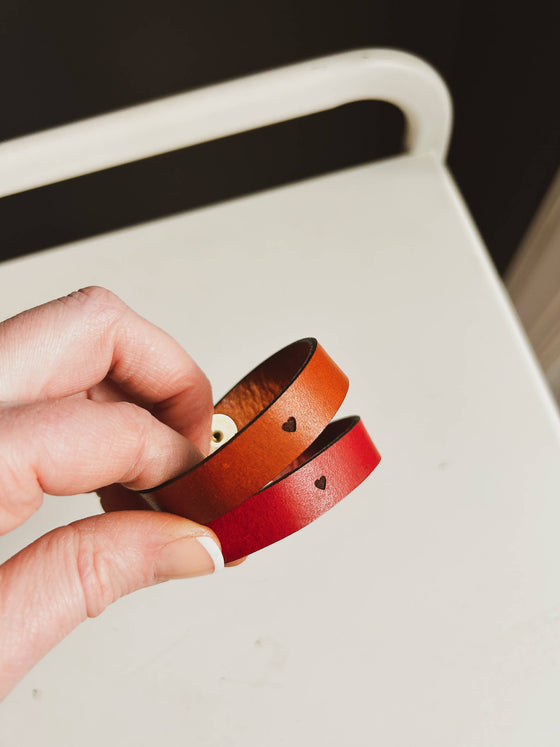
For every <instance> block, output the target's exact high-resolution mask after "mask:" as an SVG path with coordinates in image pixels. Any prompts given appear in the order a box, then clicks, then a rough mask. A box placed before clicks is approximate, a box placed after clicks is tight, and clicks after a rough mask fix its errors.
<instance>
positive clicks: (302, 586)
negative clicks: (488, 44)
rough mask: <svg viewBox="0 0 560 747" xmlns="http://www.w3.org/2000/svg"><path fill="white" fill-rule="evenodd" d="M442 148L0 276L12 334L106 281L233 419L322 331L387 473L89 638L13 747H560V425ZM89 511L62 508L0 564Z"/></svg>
mask: <svg viewBox="0 0 560 747" xmlns="http://www.w3.org/2000/svg"><path fill="white" fill-rule="evenodd" d="M428 151H429V149H426V152H420V153H418V152H413V154H412V155H411V154H408V155H403V156H400V157H398V158H394V159H390V160H387V161H384V162H380V163H376V164H374V165H367V166H362V167H359V168H353V169H350V170H347V171H344V172H339V173H336V174H333V175H329V176H324V177H320V178H317V179H313V180H310V181H306V182H303V183H299V184H297V185H291V186H288V187H282V188H280V189H275V190H271V191H269V192H266V193H261V194H258V195H254V196H250V197H246V198H243V199H237V200H235V201H231V202H229V203H226V204H223V205H219V206H214V207H210V208H205V209H201V210H197V211H194V212H191V213H188V214H184V215H180V216H177V217H173V218H168V219H165V220H159V221H155V222H152V223H149V224H145V225H142V226H139V227H134V228H130V229H126V230H122V231H118V232H115V233H112V234H108V235H105V236H102V237H98V238H92V239H89V240H86V241H81V242H78V243H76V244H73V245H70V246H65V247H63V248H59V249H55V250H51V251H48V252H44V253H42V254H38V255H36V256H31V257H27V258H25V259H21V260H18V261H13V262H9V263H7V264H4V265H3V266H2V267H1V268H0V288H1V294H0V316H2V317H6V316H9V315H12V314H13V313H16V312H17V311H19V310H21V309H24V308H27V307H30V306H33V305H36V304H38V303H40V302H43V301H46V300H48V299H50V298H52V297H55V296H57V295H62V294H65V293H67V292H69V291H71V290H73V289H76V288H78V287H81V286H84V285H86V284H92V283H96V284H101V285H105V286H107V287H109V288H111V289H112V290H114V291H115V292H116V293H118V294H119V295H121V296H122V297H123V298H124V299H125V300H126V301H127V302H128V303H130V304H131V305H132V306H133V307H134V308H135V309H136V310H138V311H139V312H140V313H142V314H143V315H145V316H146V317H148V318H149V319H151V320H153V321H154V322H155V323H157V324H159V325H160V326H162V327H164V328H165V329H167V330H168V331H169V332H171V333H172V334H173V335H174V336H175V337H176V338H177V339H178V340H179V341H180V342H181V343H182V344H183V345H184V346H185V347H186V348H187V349H188V350H189V351H190V352H191V353H192V354H193V355H194V356H195V357H196V358H197V360H198V361H199V362H200V364H201V365H202V366H203V368H204V369H205V370H206V371H207V373H208V374H209V376H210V378H211V380H212V381H213V383H214V385H215V392H216V395H219V394H220V393H223V392H224V391H225V390H226V389H227V388H229V386H230V385H231V384H233V383H234V382H235V381H237V379H238V378H239V377H240V376H241V375H243V374H244V373H245V372H246V371H248V370H249V369H250V368H251V367H252V366H253V365H255V364H257V363H258V362H259V361H260V360H261V359H263V358H264V357H266V356H267V355H268V354H270V353H272V352H274V351H275V350H276V349H277V348H279V347H280V346H282V345H284V344H286V343H288V342H290V341H292V340H295V339H297V338H300V337H303V336H307V335H314V336H316V337H317V338H318V339H319V341H320V342H321V343H322V344H323V346H324V347H325V348H326V350H327V351H328V352H329V353H330V354H331V355H332V356H333V357H334V359H335V360H336V361H337V362H338V363H339V364H340V365H341V366H342V367H343V368H344V370H345V371H346V372H347V373H348V374H349V376H350V382H351V388H350V393H349V396H348V398H347V402H346V403H345V405H344V406H343V413H344V414H349V413H354V412H356V413H359V414H361V415H362V417H363V419H364V421H365V423H366V425H367V427H368V428H369V430H370V432H371V434H372V436H373V438H374V440H375V441H376V444H377V445H378V447H379V449H380V451H381V453H382V456H383V461H382V464H381V466H380V467H379V468H378V470H377V471H376V472H375V473H374V475H373V476H372V477H371V478H370V479H369V480H367V481H366V483H364V484H363V485H362V486H361V487H360V488H359V489H358V490H357V491H355V493H353V494H352V496H351V497H349V498H348V499H346V500H345V501H343V502H342V503H341V504H340V505H339V506H337V507H336V508H335V509H333V510H332V511H331V512H329V513H328V514H326V515H325V516H324V517H322V518H321V519H320V520H319V521H317V522H315V523H314V524H313V525H311V526H310V527H308V528H307V529H306V530H304V531H303V532H301V533H299V534H296V535H294V536H292V537H290V538H288V539H287V540H284V541H283V542H281V543H278V544H277V545H275V546H272V547H270V548H268V549H266V550H263V551H262V552H260V553H259V554H258V555H255V556H253V557H252V558H250V559H249V560H248V562H247V563H245V565H243V566H241V567H239V568H234V569H228V570H227V571H226V572H225V573H224V574H222V575H221V576H215V577H206V578H202V579H195V580H189V581H184V582H183V581H179V582H172V583H169V584H165V585H161V586H158V587H155V588H151V589H147V590H144V591H142V592H139V593H136V594H134V595H132V596H130V597H127V598H125V599H122V600H121V601H119V602H118V603H116V604H115V605H114V606H113V607H112V608H110V609H109V610H108V611H107V612H105V613H104V614H103V615H102V616H101V617H99V618H97V619H95V620H90V621H88V622H87V623H85V624H84V625H83V626H81V628H79V629H78V630H76V631H75V632H74V633H72V634H71V635H70V636H69V637H68V638H67V639H66V640H65V641H64V642H63V643H62V644H61V645H59V646H58V647H57V648H56V649H55V650H54V651H53V652H51V653H50V654H49V655H48V656H47V657H46V658H45V659H44V660H43V661H42V662H41V663H40V664H39V665H38V666H37V667H36V668H35V669H34V670H33V671H32V672H31V673H30V674H29V675H28V676H27V677H26V678H25V679H24V680H23V681H22V682H21V683H20V685H19V686H18V687H17V688H16V689H15V690H14V692H13V693H12V694H11V695H10V696H9V697H8V699H7V700H6V701H5V703H4V704H3V706H2V707H1V709H0V745H2V747H16V746H17V747H27V745H33V746H34V745H57V746H59V745H72V746H74V745H81V746H82V745H83V746H84V747H90V746H91V747H94V746H95V747H97V746H98V745H99V744H111V745H113V744H114V745H129V744H130V745H135V746H136V745H137V746H139V747H144V746H146V747H148V746H149V747H153V745H154V744H165V745H168V746H169V747H172V746H174V745H181V746H183V745H185V744H192V745H217V746H218V745H219V747H229V746H230V745H243V747H253V746H255V747H257V745H258V746H259V747H260V746H262V745H267V747H269V746H270V747H279V746H280V745H321V746H322V747H327V746H329V747H330V746H331V745H332V746H333V747H334V746H335V745H336V747H340V745H352V747H355V746H361V745H368V746H369V745H380V746H381V745H383V747H402V746H403V745H406V746H407V747H408V745H429V747H472V746H473V745H477V747H500V746H502V745H503V746H504V747H505V745H507V747H517V746H519V747H521V746H523V747H526V746H527V745H539V747H545V746H548V745H550V747H552V745H554V746H555V747H557V745H558V744H559V743H560V715H559V711H558V695H559V693H560V670H559V667H558V664H559V661H560V552H559V549H558V531H559V527H560V502H559V497H560V426H559V421H558V415H557V413H556V411H555V408H554V405H553V402H552V399H551V397H550V395H549V393H548V391H547V389H546V386H545V384H544V382H543V378H542V376H541V374H540V372H539V370H538V368H537V365H536V364H535V361H534V358H533V356H532V354H531V352H530V350H529V347H528V345H527V343H526V340H525V338H524V336H523V333H522V332H521V330H520V327H519V324H518V322H517V320H516V318H515V316H514V313H513V312H512V309H511V306H510V304H509V302H508V300H507V298H506V296H505V293H504V290H503V288H502V285H501V283H500V281H499V279H498V277H497V276H496V274H495V272H494V270H493V267H492V266H491V263H490V261H489V260H488V257H487V254H486V251H485V249H484V247H483V246H482V243H481V240H480V237H479V235H478V234H477V232H476V229H475V228H474V226H473V223H472V221H471V219H470V217H469V215H468V213H467V210H466V208H465V206H464V203H463V201H462V198H461V197H460V195H459V194H458V192H457V190H456V188H455V185H454V184H453V182H452V179H451V177H450V175H449V173H448V171H447V170H446V168H445V166H444V165H443V163H442V161H441V158H440V157H439V156H437V155H434V153H433V152H428ZM0 163H1V161H0ZM201 308H202V309H203V312H202V313H200V309H201ZM97 511H99V507H98V503H97V500H96V499H95V498H94V497H92V496H82V497H77V498H47V499H46V502H45V506H44V507H43V508H42V509H41V511H40V512H39V513H38V514H36V516H35V517H34V518H33V519H32V520H31V521H29V522H28V523H27V524H26V525H25V526H24V527H22V528H20V529H18V530H17V531H15V532H13V534H10V535H8V536H6V537H4V538H2V540H1V544H0V549H1V555H2V558H5V557H8V556H9V555H10V554H11V553H13V552H15V551H16V550H17V549H18V548H19V547H21V546H22V545H23V544H25V543H27V542H28V541H29V540H31V539H32V538H34V537H36V536H38V535H40V534H42V533H43V532H45V531H46V530H48V529H50V528H51V527H53V526H56V525H58V524H60V523H63V522H69V521H71V520H73V519H75V518H79V517H81V516H85V515H88V514H91V513H93V512H97Z"/></svg>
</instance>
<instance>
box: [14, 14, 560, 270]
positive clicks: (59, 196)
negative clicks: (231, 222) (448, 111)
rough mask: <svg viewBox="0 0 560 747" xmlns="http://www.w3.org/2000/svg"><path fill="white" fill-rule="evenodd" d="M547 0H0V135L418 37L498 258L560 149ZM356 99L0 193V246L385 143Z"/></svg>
mask: <svg viewBox="0 0 560 747" xmlns="http://www.w3.org/2000/svg"><path fill="white" fill-rule="evenodd" d="M557 8H558V4H552V3H548V2H547V3H539V2H533V3H530V4H527V3H525V4H515V5H514V4H513V3H505V2H504V3H501V2H500V3H499V2H487V3H481V2H476V1H475V2H473V1H471V2H462V1H460V0H447V1H446V2H443V0H430V1H428V2H423V3H418V2H412V1H407V2H396V1H394V0H393V2H391V0H369V1H368V2H364V1H363V0H346V2H341V1H340V0H339V1H338V2H334V1H333V0H322V2H319V0H288V1H286V2H280V1H279V0H260V1H257V0H245V1H243V0H240V1H238V2H234V1H233V0H231V1H230V2H227V1H220V2H218V1H216V0H208V1H207V2H188V1H183V2H181V1H180V0H160V1H159V2H157V3H154V2H147V1H146V0H137V1H136V2H112V3H110V2H106V1H105V0H101V1H99V2H96V3H92V4H89V3H88V4H84V3H80V2H76V1H74V2H68V1H64V2H45V0H2V2H1V3H0V70H2V74H1V81H2V87H1V93H2V96H1V106H2V116H1V119H0V139H8V138H12V137H17V136H19V135H23V134H26V133H29V132H34V131H36V130H40V129H44V128H47V127H51V126H54V125H59V124H63V123H66V122H69V121H72V120H76V119H80V118H82V117H86V116H91V115H95V114H100V113H103V112H106V111H110V110H112V109H116V108H119V107H122V106H127V105H130V104H135V103H140V102H144V101H146V100H149V99H153V98H157V97H160V96H164V95H166V94H171V93H176V92H181V91H184V90H186V89H190V88H195V87H199V86H203V85H207V84H210V83H214V82H218V81H222V80H226V79H228V78H233V77H237V76H240V75H245V74H248V73H253V72H257V71H260V70H264V69H267V68H271V67H276V66H279V65H284V64H288V63H291V62H296V61H300V60H304V59H308V58H310V57H315V56H319V55H325V54H331V53H334V52H340V51H345V50H348V49H356V48H360V47H367V46H386V47H394V48H399V49H403V50H407V51H410V52H413V53H416V54H418V55H420V56H422V57H423V58H424V59H426V60H427V61H428V62H430V63H431V64H432V65H433V66H434V67H436V68H437V69H438V70H439V72H440V73H441V74H442V75H443V77H444V79H445V80H446V82H447V84H448V85H449V87H450V89H451V93H452V96H453V100H454V106H455V125H454V134H453V139H452V144H451V150H450V155H449V164H450V167H451V170H452V172H453V174H454V175H455V178H456V179H457V181H458V183H459V186H460V188H461V190H462V192H463V194H464V196H465V198H466V200H467V202H468V204H469V206H470V209H471V211H472V213H473V214H474V217H475V220H476V221H477V223H478V225H479V228H480V230H481V232H482V234H483V236H484V238H485V240H486V243H487V245H488V247H489V249H490V252H491V254H492V255H493V257H494V260H495V262H496V264H497V266H498V269H499V270H500V271H503V270H504V269H505V268H506V266H507V264H508V262H509V260H510V259H511V257H512V254H513V252H514V251H515V249H516V247H517V245H518V243H519V241H520V239H521V237H522V235H523V232H524V230H525V229H526V227H527V225H528V222H529V221H530V219H531V217H532V215H533V214H534V211H535V209H536V207H537V205H538V203H539V202H540V200H541V198H542V196H543V194H544V192H545V191H546V188H547V186H548V184H549V183H550V180H551V178H552V176H553V174H554V172H555V170H556V167H557V165H558V162H559V160H560V158H559V157H560V127H559V114H560V109H559V104H558V73H559V71H560V65H559V60H558V46H559V44H558V41H559V39H560V24H559V21H560V12H559V11H558V10H557ZM401 135H402V118H401V116H400V114H399V112H397V111H396V110H395V109H394V108H393V107H391V106H389V105H388V104H381V103H377V102H362V103H357V104H353V105H350V106H346V107H342V108H340V109H338V110H334V111H333V112H327V113H324V114H319V115H315V116H312V117H308V118H306V119H305V120H298V121H295V122H289V123H285V124H281V125H275V126H273V127H267V128H264V129H262V130H259V131H256V132H252V133H247V134H243V135H238V136H234V137H232V138H226V139H223V140H220V141H216V142H214V143H207V144H204V145H200V146H196V147H194V148H189V149H185V150H183V151H177V152H175V153H171V154H166V155H163V156H158V157H155V158H150V159H145V160H144V161H141V162H138V163H135V164H131V165H128V166H122V167H118V168H115V169H110V170H107V171H105V172H100V173H98V174H94V175H91V176H87V177H80V178H78V179H72V180H69V181H68V182H63V183H61V184H58V185H53V186H49V187H45V188H42V189H37V190H32V191H30V192H27V193H24V194H21V195H14V196H11V197H7V198H4V199H2V200H0V225H1V226H2V233H1V235H0V241H1V250H0V258H3V259H5V258H9V257H13V256H18V255H21V254H25V253H27V252H30V251H36V250H38V249H43V248H46V247H48V246H52V245H55V244H59V243H62V242H65V241H70V240H74V239H76V238H80V237H82V236H87V235H92V234H95V233H100V232H103V231H106V230H109V229H112V228H116V227H120V226H123V225H128V224H131V223H137V222H140V221H142V220H148V219H150V218H154V217H156V216H161V215H166V214H170V213H173V212H176V211H179V210H184V209H188V208H192V207H195V206H197V205H202V204H207V203H210V202H215V201H218V200H222V199H226V198H228V197H232V196H235V195H239V194H244V193H247V192H250V191H253V190H256V189H263V188H266V187H269V186H273V185H275V184H280V183H283V182H286V181H291V180H293V179H300V178H304V177H306V176H309V175H311V174H316V173H322V172H326V171H329V170H333V169H336V168H340V167H343V166H345V165H349V164H354V163H360V162H363V161H367V160H371V159H373V158H379V157H383V156H386V155H390V154H392V153H396V152H398V151H399V149H400V140H401Z"/></svg>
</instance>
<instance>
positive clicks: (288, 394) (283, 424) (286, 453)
mask: <svg viewBox="0 0 560 747" xmlns="http://www.w3.org/2000/svg"><path fill="white" fill-rule="evenodd" d="M347 391H348V379H347V377H346V375H345V374H344V373H343V372H342V371H341V370H340V368H339V367H338V366H337V365H336V363H334V361H333V360H331V358H329V356H328V355H327V354H326V353H325V351H324V350H323V348H322V347H321V346H320V345H319V343H318V342H317V340H315V339H314V338H311V337H309V338H306V339H304V340H299V341H298V342H294V343H292V344H291V345H288V346H287V347H285V348H283V349H282V350H280V351H279V352H278V353H275V354H274V355H273V356H271V357H270V358H268V359H267V360H266V361H264V363H261V364H260V366H257V368H255V369H254V370H253V371H251V373H250V374H248V375H247V376H246V377H245V378H244V379H242V380H241V381H240V382H239V383H238V384H237V385H236V386H235V387H233V389H231V391H229V392H228V393H227V394H226V395H225V397H223V398H222V399H221V400H220V401H219V402H218V404H217V405H216V407H215V412H216V413H219V414H222V415H227V416H228V417H229V418H231V419H232V420H233V422H234V423H235V426H236V428H237V433H235V434H234V435H233V437H232V438H231V439H230V440H229V441H227V443H224V445H223V446H221V447H220V448H219V449H218V450H217V451H215V452H214V453H213V454H210V456H209V457H207V458H206V459H204V461H202V462H200V464H197V465H196V466H195V467H193V468H192V469H190V470H189V471H188V472H185V474H184V475H181V476H179V477H177V478H175V479H173V480H170V481H169V482H167V483H164V484H163V485H160V486H159V487H157V488H154V490H151V491H149V492H147V493H145V495H147V496H148V498H149V500H150V501H152V502H153V501H155V503H156V505H157V506H158V507H159V508H161V509H162V510H164V511H169V512H170V513H174V514H179V515H181V516H185V517H187V518H188V519H192V520H193V521H197V522H199V523H201V524H207V523H208V522H209V521H212V519H216V518H217V517H218V516H221V515H222V514H224V513H226V512H227V511H230V510H231V509H232V508H235V506H238V505H239V504H240V503H242V502H243V501H244V500H246V499H247V498H249V497H250V496H252V495H254V494H255V493H256V492H257V491H258V490H260V489H261V488H262V487H263V485H266V483H267V482H270V480H273V479H274V478H275V477H277V476H278V475H279V474H280V472H281V471H282V470H283V469H284V468H285V467H286V465H288V464H291V463H292V462H293V461H294V460H295V459H296V458H297V457H298V456H299V455H300V454H301V453H302V451H304V450H305V449H306V448H307V447H308V446H309V445H310V444H311V443H312V442H313V441H314V440H315V439H316V438H317V436H318V435H319V434H320V433H321V431H322V430H323V429H324V428H325V426H326V425H327V423H329V422H330V421H331V420H332V418H333V417H334V415H335V414H336V412H337V410H338V408H339V407H340V405H341V404H342V402H343V400H344V397H345V396H346V392H347Z"/></svg>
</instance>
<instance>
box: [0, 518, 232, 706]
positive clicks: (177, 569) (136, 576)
mask: <svg viewBox="0 0 560 747" xmlns="http://www.w3.org/2000/svg"><path fill="white" fill-rule="evenodd" d="M220 568H223V557H222V554H221V551H220V547H219V544H218V540H217V538H216V536H215V534H214V533H213V532H212V531H211V530H210V529H208V528H207V527H204V526H201V525H199V524H195V523H194V522H192V521H188V520H187V519H183V518H181V517H179V516H173V515H171V514H165V513H157V512H152V511H117V512H114V513H111V514H105V515H101V516H93V517H91V518H89V519H82V520H81V521H77V522H75V523H73V524H69V525H68V526H65V527H60V528H59V529H55V530H54V531H52V532H49V533H48V534H46V535H44V536H43V537H41V538H40V539H38V540H37V541H36V542H33V543H32V544H31V545H29V546H28V547H26V548H25V549H24V550H22V551H21V552H19V553H17V555H14V556H13V557H12V558H10V560H8V561H7V562H6V563H4V565H2V566H0V699H2V698H3V697H4V696H5V695H6V694H7V693H8V692H9V691H10V689H11V688H12V687H13V686H14V685H15V684H16V682H17V681H18V680H19V679H21V677H23V675H24V674H25V673H26V672H27V671H28V670H29V669H31V667H32V666H33V665H34V664H35V663H36V662H37V661H39V659H41V657H42V656H44V655H45V654H46V653H47V651H49V650H50V649H51V648H52V647H53V646H55V645H56V644H57V643H58V642H59V641H60V640H61V639H62V638H63V637H64V636H65V635H67V634H68V633H69V632H70V631H71V630H72V629H73V628H75V627H76V626H77V625H78V624H79V623H80V622H82V621H83V620H85V618H86V617H95V616H96V615H99V614H100V613H101V612H102V611H103V610H104V609H105V608H106V607H107V606H108V605H109V604H111V603H112V602H114V601H116V600H117V599H118V598H119V597H121V596H123V595H125V594H128V593H130V592H131V591H134V590H135V589H140V588H142V587H145V586H150V585H152V584H155V583H158V582H160V581H165V580H167V579H171V578H188V577H191V576H200V575H204V574H207V573H212V572H213V571H214V570H218V569H220Z"/></svg>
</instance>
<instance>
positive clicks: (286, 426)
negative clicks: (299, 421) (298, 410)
mask: <svg viewBox="0 0 560 747" xmlns="http://www.w3.org/2000/svg"><path fill="white" fill-rule="evenodd" d="M282 430H283V431H286V432H287V433H294V432H295V430H296V419H295V418H294V417H292V416H290V417H289V418H288V419H287V420H286V422H285V423H282Z"/></svg>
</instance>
